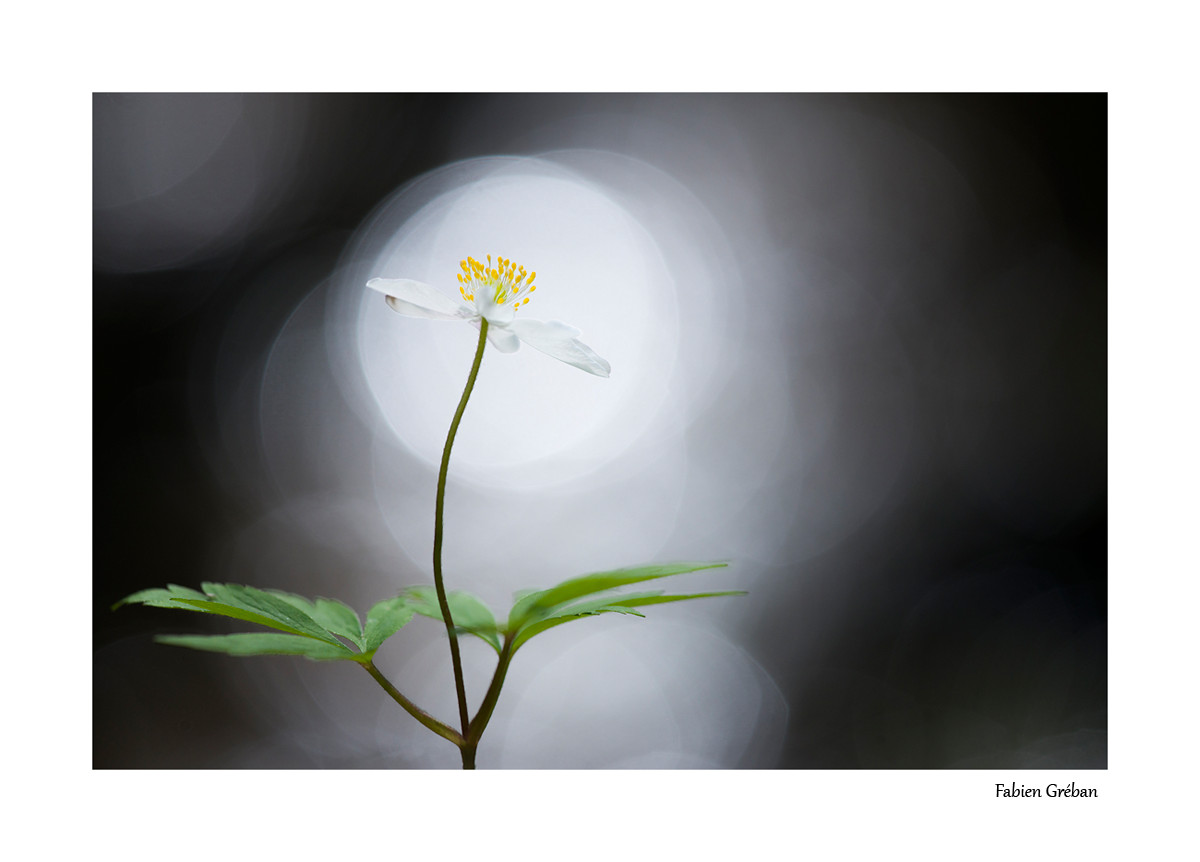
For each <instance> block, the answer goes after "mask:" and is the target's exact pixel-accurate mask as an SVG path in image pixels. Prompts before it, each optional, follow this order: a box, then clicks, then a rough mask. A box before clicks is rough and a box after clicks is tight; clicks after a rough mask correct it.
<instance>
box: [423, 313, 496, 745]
mask: <svg viewBox="0 0 1200 862" xmlns="http://www.w3.org/2000/svg"><path fill="white" fill-rule="evenodd" d="M487 331H488V322H487V321H486V320H484V319H482V318H481V319H480V321H479V345H478V346H477V347H476V348H475V362H474V363H473V364H472V365H471V375H470V376H469V377H468V378H467V388H466V389H464V390H463V394H462V398H461V399H460V400H459V402H458V410H456V411H454V419H453V421H451V423H450V433H449V434H447V435H446V446H445V448H444V449H442V467H441V469H440V470H439V471H438V483H437V505H436V506H435V508H434V516H433V585H434V587H435V588H436V589H437V597H438V607H439V608H440V609H441V611H442V619H443V620H444V621H445V623H446V635H447V636H448V637H449V638H450V661H451V662H452V663H453V665H454V688H455V690H456V691H457V692H458V715H459V719H460V720H461V721H462V737H465V736H466V735H467V733H468V731H469V730H470V727H471V720H470V717H469V716H468V714H467V689H466V685H465V684H464V683H463V672H462V658H460V656H459V653H458V635H457V634H456V633H455V631H454V619H453V618H452V617H451V616H450V603H449V602H448V601H446V587H445V585H444V584H443V583H442V520H443V517H442V516H443V513H444V512H445V509H446V473H447V472H448V471H449V469H450V449H451V448H452V447H453V446H454V435H455V434H457V433H458V423H459V422H461V421H462V417H463V412H464V411H465V410H466V409H467V400H468V399H469V398H470V397H471V390H472V389H474V388H475V378H476V377H477V376H479V364H480V363H481V362H482V361H483V348H484V347H485V346H486V345H487ZM460 739H461V737H460ZM460 744H461V743H460ZM474 759H475V758H474V751H473V750H472V752H471V758H470V760H471V763H470V765H468V758H467V751H466V749H465V748H464V749H463V769H473V768H474Z"/></svg>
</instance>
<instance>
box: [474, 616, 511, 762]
mask: <svg viewBox="0 0 1200 862" xmlns="http://www.w3.org/2000/svg"><path fill="white" fill-rule="evenodd" d="M512 653H513V650H512V638H511V637H505V639H504V646H503V647H502V648H501V650H500V661H498V662H497V663H496V672H495V673H494V674H493V675H492V683H491V685H489V686H488V690H487V694H485V695H484V696H483V703H482V704H480V706H479V712H477V713H476V714H475V718H474V719H472V720H471V725H470V728H469V730H468V732H467V738H466V740H465V741H464V742H463V744H462V755H463V764H464V766H463V768H464V769H474V768H475V749H476V748H477V747H478V746H479V740H480V738H481V737H482V736H483V731H484V730H486V729H487V725H488V722H489V721H491V718H492V711H493V710H495V708H496V701H497V700H499V699H500V689H501V688H502V687H503V686H504V677H505V675H506V674H507V673H508V663H509V662H510V661H512ZM468 754H469V756H470V761H471V765H470V766H469V767H468V766H466V765H465V764H466V762H467V757H468Z"/></svg>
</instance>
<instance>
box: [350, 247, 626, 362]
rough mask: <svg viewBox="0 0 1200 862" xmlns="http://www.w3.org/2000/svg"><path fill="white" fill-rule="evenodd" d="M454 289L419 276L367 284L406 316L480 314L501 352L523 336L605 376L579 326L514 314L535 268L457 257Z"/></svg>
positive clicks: (475, 318) (471, 317) (472, 317)
mask: <svg viewBox="0 0 1200 862" xmlns="http://www.w3.org/2000/svg"><path fill="white" fill-rule="evenodd" d="M459 266H460V267H461V268H462V273H460V274H459V276H458V283H459V286H458V292H459V293H460V294H461V295H462V300H458V299H454V298H453V297H449V296H446V295H445V294H444V293H442V292H441V291H438V290H436V289H434V288H433V287H430V286H429V285H428V284H425V283H423V282H420V281H413V280H412V279H408V278H373V279H371V280H370V281H368V282H367V287H369V288H371V289H372V290H378V291H379V292H380V293H383V294H386V295H387V304H388V305H390V306H391V307H392V308H393V309H394V310H395V311H398V312H400V313H401V314H406V315H408V316H409V317H424V318H428V319H431V320H465V321H467V322H469V323H471V324H473V325H474V326H475V328H476V329H478V328H479V321H480V319H483V320H486V321H487V322H488V331H487V338H488V341H490V342H491V343H492V346H493V347H495V348H496V349H497V350H499V351H500V352H501V353H513V352H515V351H516V350H517V349H519V348H520V346H521V342H522V341H524V342H525V343H526V344H528V345H529V346H530V347H533V348H535V349H537V350H540V351H542V353H545V354H547V355H548V356H553V357H554V358H555V359H561V360H562V361H563V362H565V363H567V364H568V365H574V366H575V367H576V368H582V369H583V370H584V371H586V372H588V373H589V374H595V375H596V376H597V377H608V373H609V370H610V366H609V364H608V362H606V361H605V360H604V359H601V358H600V357H599V356H597V355H596V352H595V351H594V350H592V348H590V347H588V346H587V345H586V344H584V343H583V342H582V341H580V340H579V334H580V333H579V330H578V329H575V328H574V327H572V326H567V324H565V323H562V322H560V321H557V320H525V319H517V316H516V315H517V309H518V308H519V307H520V306H522V305H525V304H526V303H527V302H529V297H530V295H531V294H532V293H533V292H534V291H535V290H537V285H535V284H534V283H533V280H534V278H535V277H536V276H537V273H536V272H531V273H529V274H528V275H526V273H525V267H523V266H517V265H516V264H514V263H513V262H512V261H511V260H505V259H504V258H503V257H497V266H495V267H493V266H492V256H491V255H490V254H489V255H488V256H487V265H486V266H484V265H483V264H482V263H480V262H479V261H477V260H475V258H473V257H468V258H467V259H466V260H463V261H459Z"/></svg>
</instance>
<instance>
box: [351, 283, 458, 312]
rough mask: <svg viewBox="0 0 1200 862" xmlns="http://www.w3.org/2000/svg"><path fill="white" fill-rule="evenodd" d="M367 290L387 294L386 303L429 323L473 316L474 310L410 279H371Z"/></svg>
mask: <svg viewBox="0 0 1200 862" xmlns="http://www.w3.org/2000/svg"><path fill="white" fill-rule="evenodd" d="M367 287H369V288H371V289H372V290H378V291H379V292H380V293H383V294H387V304H388V305H390V306H391V307H392V308H393V310H395V311H398V312H400V313H401V314H406V315H408V316H409V317H424V318H428V319H431V320H463V319H469V318H471V317H474V316H475V311H474V309H472V308H470V307H469V306H467V305H466V304H464V303H462V302H459V301H458V300H457V299H451V298H450V297H449V296H446V294H444V293H442V292H441V291H440V290H437V289H436V288H433V287H430V286H429V285H428V284H425V283H424V282H420V281H413V280H412V279H410V278H373V279H371V280H370V281H368V282H367Z"/></svg>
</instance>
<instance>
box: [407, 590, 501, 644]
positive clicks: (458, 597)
mask: <svg viewBox="0 0 1200 862" xmlns="http://www.w3.org/2000/svg"><path fill="white" fill-rule="evenodd" d="M404 595H405V598H407V599H408V602H409V604H410V605H411V606H412V608H413V610H415V611H416V612H417V613H419V614H421V615H422V616H426V617H429V618H430V619H435V620H438V621H441V620H442V609H441V607H440V606H439V604H438V600H437V590H435V589H434V588H433V587H429V586H421V587H409V588H408V589H407V590H405V591H404ZM446 604H448V605H450V616H451V617H453V619H454V628H455V630H456V631H459V632H466V633H467V634H472V635H475V637H477V638H480V639H481V640H483V641H484V642H485V643H487V644H488V645H489V646H491V648H492V649H494V650H495V651H496V652H500V636H499V630H498V627H497V625H496V617H495V616H493V615H492V612H491V610H489V609H488V606H487V605H485V604H484V603H483V602H482V601H480V600H479V599H478V598H476V597H475V596H473V595H471V594H470V593H464V592H461V591H453V592H449V593H447V594H446Z"/></svg>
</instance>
